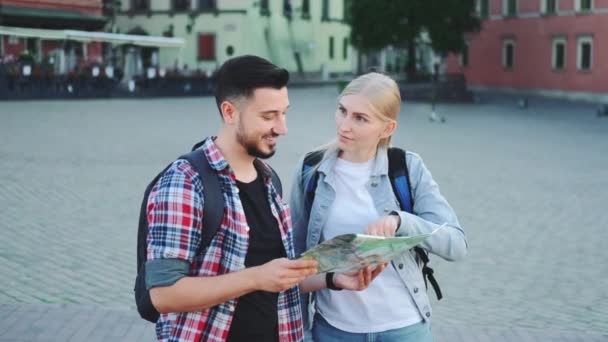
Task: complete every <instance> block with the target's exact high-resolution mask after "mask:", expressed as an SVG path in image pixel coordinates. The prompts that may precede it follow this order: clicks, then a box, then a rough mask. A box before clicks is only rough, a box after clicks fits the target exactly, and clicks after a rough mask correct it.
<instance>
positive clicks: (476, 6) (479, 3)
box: [475, 0, 490, 19]
mask: <svg viewBox="0 0 608 342" xmlns="http://www.w3.org/2000/svg"><path fill="white" fill-rule="evenodd" d="M482 1H487V2H488V16H487V17H485V18H484V17H482V15H481V2H482ZM475 12H476V13H477V16H478V17H479V18H482V19H489V18H490V0H477V1H476V2H475Z"/></svg>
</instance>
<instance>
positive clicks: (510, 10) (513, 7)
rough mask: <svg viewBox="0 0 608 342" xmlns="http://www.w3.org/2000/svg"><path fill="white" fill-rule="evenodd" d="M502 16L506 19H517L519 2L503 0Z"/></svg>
mask: <svg viewBox="0 0 608 342" xmlns="http://www.w3.org/2000/svg"><path fill="white" fill-rule="evenodd" d="M502 14H503V15H504V16H505V17H516V16H517V0H503V1H502Z"/></svg>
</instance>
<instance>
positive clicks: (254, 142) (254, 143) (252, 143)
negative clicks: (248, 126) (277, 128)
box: [236, 126, 278, 159]
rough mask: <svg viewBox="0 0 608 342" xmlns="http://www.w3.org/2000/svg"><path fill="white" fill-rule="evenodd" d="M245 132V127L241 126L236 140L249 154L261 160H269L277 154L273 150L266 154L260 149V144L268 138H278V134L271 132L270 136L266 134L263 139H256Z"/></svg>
mask: <svg viewBox="0 0 608 342" xmlns="http://www.w3.org/2000/svg"><path fill="white" fill-rule="evenodd" d="M244 131H245V130H244V129H243V127H242V126H240V127H239V130H238V131H237V132H236V140H237V142H238V143H239V144H241V146H243V147H244V148H245V150H246V151H247V154H249V155H250V156H252V157H256V158H260V159H268V158H270V157H272V156H273V155H274V153H275V152H276V150H275V149H272V150H271V151H270V152H264V151H262V150H260V149H259V148H258V144H259V143H261V141H263V140H264V139H265V138H266V137H277V136H278V134H274V133H272V132H270V133H268V134H264V135H263V136H262V137H261V138H256V137H252V136H248V135H246V134H244Z"/></svg>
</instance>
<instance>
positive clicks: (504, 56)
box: [502, 38, 515, 70]
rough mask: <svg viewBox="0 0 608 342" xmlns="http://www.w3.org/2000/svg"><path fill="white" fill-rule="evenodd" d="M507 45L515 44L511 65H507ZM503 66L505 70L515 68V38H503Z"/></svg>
mask: <svg viewBox="0 0 608 342" xmlns="http://www.w3.org/2000/svg"><path fill="white" fill-rule="evenodd" d="M507 45H512V46H513V49H512V50H513V55H512V56H511V66H507ZM502 68H503V69H505V70H513V68H515V40H514V39H511V38H509V39H503V40H502Z"/></svg>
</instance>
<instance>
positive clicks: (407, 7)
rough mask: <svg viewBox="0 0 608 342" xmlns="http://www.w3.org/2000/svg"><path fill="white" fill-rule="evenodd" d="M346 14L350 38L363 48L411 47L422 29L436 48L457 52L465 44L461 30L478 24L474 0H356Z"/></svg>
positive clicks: (440, 51)
mask: <svg viewBox="0 0 608 342" xmlns="http://www.w3.org/2000/svg"><path fill="white" fill-rule="evenodd" d="M347 18H348V21H349V23H350V25H351V28H352V29H351V42H352V43H353V45H354V46H355V47H356V48H357V49H359V50H360V51H362V52H371V51H375V50H380V49H382V48H384V47H386V46H388V45H392V46H395V47H408V48H409V49H410V51H412V50H411V49H412V47H413V46H414V45H415V42H416V39H417V38H418V37H419V36H420V33H421V32H424V31H426V32H428V34H429V36H430V38H431V40H432V43H431V44H432V47H433V49H434V50H435V51H436V52H438V53H440V54H447V53H448V52H458V51H460V50H461V49H462V48H463V47H464V33H467V32H475V31H478V30H479V27H480V21H479V19H478V18H477V16H476V15H475V0H402V1H395V0H356V1H352V2H351V4H350V15H349V16H348V17H347ZM412 64H413V63H409V65H410V66H411V65H412Z"/></svg>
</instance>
